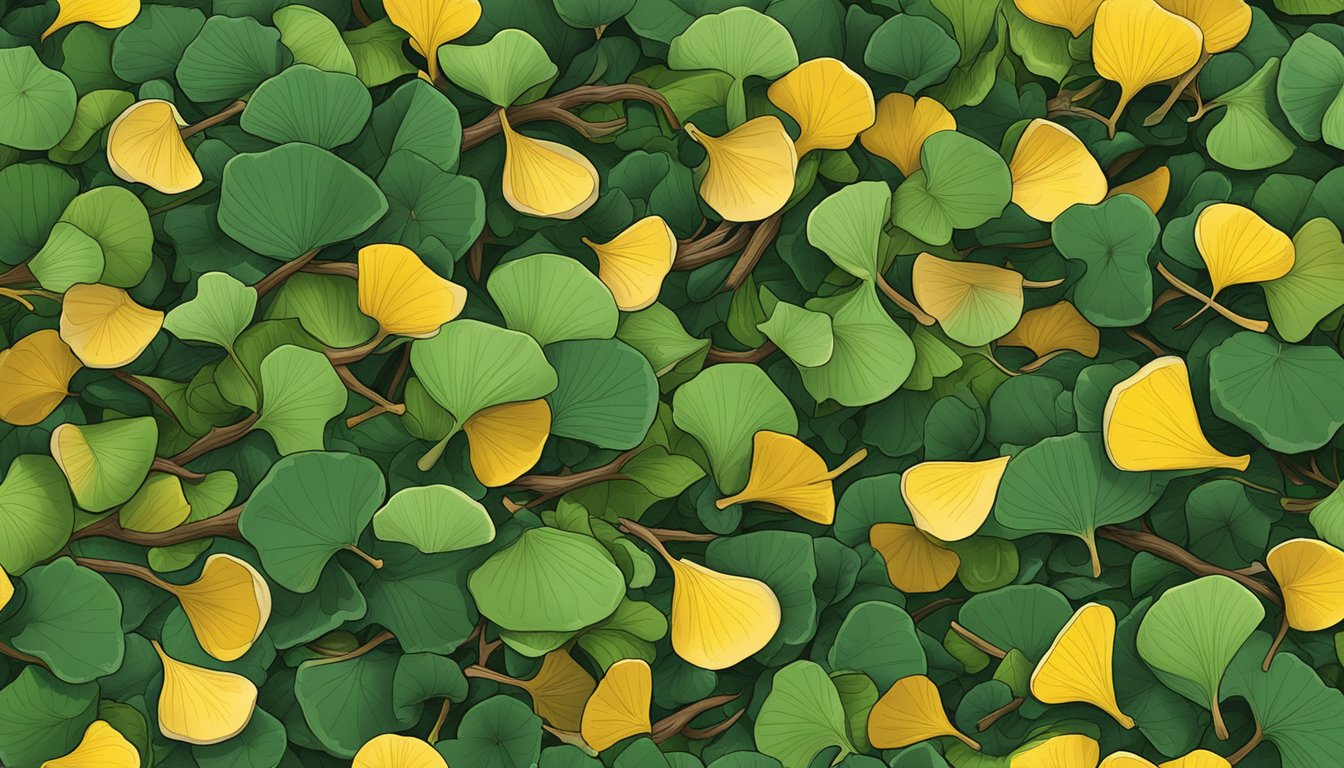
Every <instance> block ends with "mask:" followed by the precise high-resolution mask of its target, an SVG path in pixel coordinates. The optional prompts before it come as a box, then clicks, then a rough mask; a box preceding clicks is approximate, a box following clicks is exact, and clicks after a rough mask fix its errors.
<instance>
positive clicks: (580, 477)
mask: <svg viewBox="0 0 1344 768" xmlns="http://www.w3.org/2000/svg"><path fill="white" fill-rule="evenodd" d="M643 450H644V449H643V448H631V449H630V450H628V451H625V452H624V453H622V454H620V455H619V456H617V457H616V458H614V459H612V460H611V461H609V462H607V463H606V464H603V465H602V466H600V467H596V468H594V469H588V470H584V471H583V472H571V473H569V474H567V475H523V476H522V477H520V478H518V479H517V480H514V481H513V483H512V485H516V486H518V487H520V488H526V489H527V490H529V491H535V492H536V493H538V494H540V495H539V496H538V497H536V498H534V499H531V500H529V501H528V502H527V503H526V504H521V505H517V507H516V509H522V508H523V507H537V506H540V505H542V504H544V503H546V502H548V501H550V500H551V499H554V498H556V497H559V496H563V495H565V494H566V493H569V492H570V491H576V490H578V489H580V488H584V487H587V486H589V485H594V484H596V483H603V482H607V481H609V480H628V479H629V478H628V477H626V476H625V475H624V474H622V473H621V469H622V468H623V467H625V464H626V462H628V461H630V460H631V459H633V458H634V457H636V456H638V455H639V454H640V453H641V452H642V451H643ZM516 509H515V510H514V511H516Z"/></svg>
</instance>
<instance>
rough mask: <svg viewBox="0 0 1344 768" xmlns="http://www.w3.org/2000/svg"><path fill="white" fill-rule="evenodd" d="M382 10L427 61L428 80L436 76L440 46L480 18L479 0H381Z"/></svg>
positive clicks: (457, 36)
mask: <svg viewBox="0 0 1344 768" xmlns="http://www.w3.org/2000/svg"><path fill="white" fill-rule="evenodd" d="M383 10H385V11H387V18H388V19H389V20H391V22H392V23H393V24H396V25H397V26H398V27H401V28H402V29H403V30H405V32H406V34H408V35H410V36H411V47H412V48H414V49H415V52H416V53H418V54H420V55H421V56H424V57H425V60H426V61H427V62H428V63H429V76H428V77H427V78H426V79H427V80H429V82H431V83H433V82H434V81H435V80H438V79H439V46H441V45H443V44H444V43H450V42H452V41H454V40H456V39H457V38H459V37H461V36H463V35H465V34H467V33H468V32H470V31H471V28H472V27H474V26H476V22H477V21H480V19H481V4H480V2H479V1H478V0H384V2H383Z"/></svg>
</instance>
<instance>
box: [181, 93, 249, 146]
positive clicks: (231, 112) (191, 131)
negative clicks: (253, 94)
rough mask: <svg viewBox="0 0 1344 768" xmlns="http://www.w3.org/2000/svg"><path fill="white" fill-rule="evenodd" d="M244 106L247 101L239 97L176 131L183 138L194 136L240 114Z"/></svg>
mask: <svg viewBox="0 0 1344 768" xmlns="http://www.w3.org/2000/svg"><path fill="white" fill-rule="evenodd" d="M246 106H247V102H246V101H243V100H242V99H239V100H237V101H235V102H233V103H232V104H230V105H229V106H227V107H225V108H224V109H222V110H220V111H219V112H217V113H215V114H213V115H211V116H209V117H207V118H205V119H204V120H201V121H200V122H196V123H192V124H191V125H188V126H187V127H186V128H183V129H181V130H180V131H178V132H179V133H180V134H181V135H182V138H183V140H186V139H189V138H191V137H192V136H195V135H196V134H198V133H200V132H201V131H204V130H206V129H207V128H213V127H215V126H216V125H219V124H220V123H223V122H225V121H227V120H230V119H232V118H233V117H235V116H236V115H239V114H241V113H242V111H243V108H244V107H246Z"/></svg>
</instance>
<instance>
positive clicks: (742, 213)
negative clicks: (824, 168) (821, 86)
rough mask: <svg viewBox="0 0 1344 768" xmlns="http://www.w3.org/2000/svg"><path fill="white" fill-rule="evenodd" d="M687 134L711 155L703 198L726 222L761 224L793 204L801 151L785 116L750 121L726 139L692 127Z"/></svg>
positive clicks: (702, 186) (733, 131)
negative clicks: (790, 202)
mask: <svg viewBox="0 0 1344 768" xmlns="http://www.w3.org/2000/svg"><path fill="white" fill-rule="evenodd" d="M686 133H687V134H689V135H690V137H691V138H692V139H693V140H694V141H695V142H696V143H698V144H700V145H701V146H703V147H704V148H705V154H706V155H708V160H709V168H708V169H707V170H706V171H705V177H704V178H703V179H702V180H701V181H700V197H702V198H704V200H705V202H706V203H708V204H709V207H710V208H713V209H714V211H715V212H716V213H718V214H719V216H721V217H723V219H724V220H725V221H735V222H747V221H760V220H761V219H764V218H767V217H769V216H772V215H774V214H775V213H777V212H778V211H779V210H780V209H781V208H783V207H784V204H785V203H787V202H788V201H789V197H790V196H791V195H792V194H793V177H794V174H795V173H797V172H798V151H797V149H796V148H795V147H794V145H793V139H791V138H789V134H788V132H787V131H785V130H784V124H783V123H781V122H780V121H779V118H777V117H773V116H770V115H767V116H765V117H758V118H755V119H753V120H748V121H747V122H745V123H743V124H742V125H739V126H738V127H736V128H734V129H732V130H731V131H729V132H727V133H725V134H723V135H722V136H710V135H709V134H706V133H703V132H702V131H700V129H698V128H696V127H695V125H694V124H692V123H687V124H686Z"/></svg>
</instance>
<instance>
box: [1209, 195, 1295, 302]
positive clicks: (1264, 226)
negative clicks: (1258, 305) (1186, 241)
mask: <svg viewBox="0 0 1344 768" xmlns="http://www.w3.org/2000/svg"><path fill="white" fill-rule="evenodd" d="M1195 247H1196V248H1198V249H1199V255H1200V256H1201V257H1202V258H1203V259H1204V265H1205V266H1206V267H1207V268H1208V270H1209V279H1210V280H1211V281H1213V292H1212V293H1211V294H1209V295H1210V297H1211V298H1212V297H1214V296H1217V295H1218V293H1219V291H1221V290H1223V289H1224V288H1228V287H1230V286H1233V285H1243V284H1245V283H1263V282H1267V281H1269V280H1277V279H1278V278H1280V277H1283V276H1284V275H1286V274H1288V272H1289V271H1290V270H1291V269H1292V268H1293V261H1294V258H1295V253H1296V251H1295V250H1294V248H1293V241H1292V239H1291V238H1289V237H1288V236H1287V235H1285V234H1284V233H1282V232H1280V231H1279V230H1277V229H1275V228H1274V227H1272V226H1270V224H1269V223H1268V222H1266V221H1265V220H1264V219H1262V218H1260V216H1259V215H1258V214H1257V213H1256V212H1255V211H1252V210H1251V209H1249V208H1246V207H1243V206H1240V205H1236V204H1235V203H1214V204H1213V205H1210V206H1208V207H1207V208H1205V209H1204V210H1203V211H1200V213H1199V218H1198V219H1196V221H1195Z"/></svg>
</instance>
